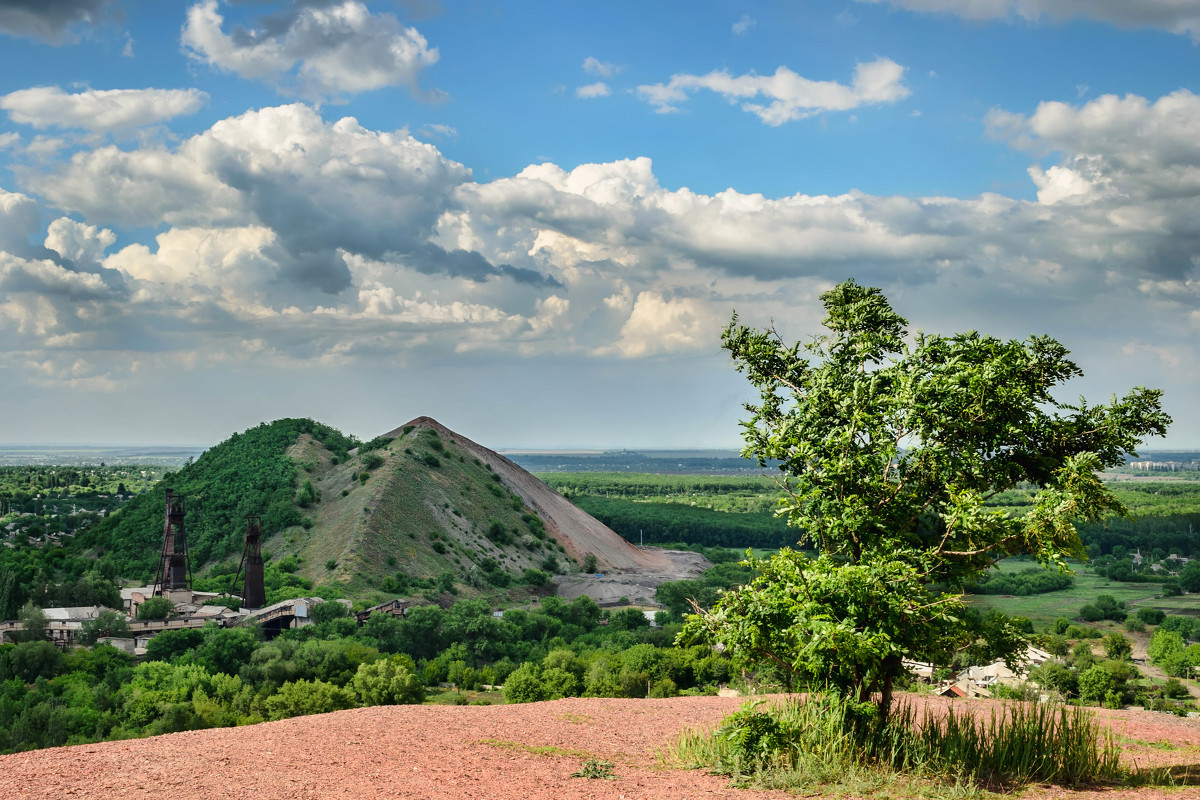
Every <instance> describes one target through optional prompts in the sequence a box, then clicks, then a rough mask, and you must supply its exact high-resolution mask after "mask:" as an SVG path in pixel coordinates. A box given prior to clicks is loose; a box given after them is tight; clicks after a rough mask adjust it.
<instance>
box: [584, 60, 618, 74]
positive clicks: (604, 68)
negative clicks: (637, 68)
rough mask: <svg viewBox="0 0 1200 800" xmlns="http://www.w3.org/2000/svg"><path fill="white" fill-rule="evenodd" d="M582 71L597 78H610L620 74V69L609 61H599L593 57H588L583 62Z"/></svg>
mask: <svg viewBox="0 0 1200 800" xmlns="http://www.w3.org/2000/svg"><path fill="white" fill-rule="evenodd" d="M583 71H584V72H586V73H587V74H588V75H595V76H597V77H599V78H611V77H613V76H614V75H616V74H617V73H618V72H620V71H621V68H620V67H618V66H617V65H616V64H613V63H612V62H610V61H601V60H600V59H598V58H596V57H595V56H588V57H587V58H585V59H584V60H583Z"/></svg>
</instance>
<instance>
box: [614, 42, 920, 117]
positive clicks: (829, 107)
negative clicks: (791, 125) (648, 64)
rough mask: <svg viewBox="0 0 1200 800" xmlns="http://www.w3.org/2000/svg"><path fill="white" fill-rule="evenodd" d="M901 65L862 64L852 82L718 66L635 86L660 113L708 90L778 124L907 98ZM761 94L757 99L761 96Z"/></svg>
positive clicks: (882, 60)
mask: <svg viewBox="0 0 1200 800" xmlns="http://www.w3.org/2000/svg"><path fill="white" fill-rule="evenodd" d="M903 77H904V67H902V66H901V65H899V64H897V63H896V62H895V61H892V60H891V59H889V58H879V59H876V60H875V61H870V62H867V63H860V64H858V65H857V66H856V67H855V69H854V80H853V82H852V83H851V84H850V85H846V84H842V83H838V82H837V81H814V80H810V79H809V78H805V77H803V76H801V75H798V74H796V73H795V72H793V71H792V70H790V69H788V68H787V67H779V68H778V69H776V70H775V73H774V74H773V75H756V74H754V73H748V74H746V75H737V76H734V75H730V74H729V73H728V72H726V71H724V70H717V71H713V72H710V73H708V74H707V75H687V74H679V75H672V76H671V80H670V81H669V82H667V83H655V84H647V85H643V86H639V87H638V90H637V91H638V95H639V96H640V97H641V98H642V99H643V100H645V101H646V102H648V103H650V104H651V105H652V106H654V107H655V110H656V111H657V112H659V113H670V112H673V111H677V110H678V104H679V103H682V102H683V101H685V100H686V99H687V97H688V95H689V94H690V93H693V92H696V91H699V90H700V89H706V90H709V91H713V92H717V93H718V94H721V95H723V96H725V97H726V98H728V99H729V100H731V101H733V102H739V101H740V102H741V104H742V109H743V110H744V111H748V112H750V113H752V114H755V115H757V116H758V117H759V118H761V119H762V121H763V122H765V123H766V124H768V125H782V124H783V123H785V122H791V121H793V120H797V119H803V118H804V117H810V116H812V115H814V114H818V113H820V112H822V111H847V110H850V109H853V108H858V107H859V106H862V105H868V104H875V103H893V102H895V101H897V100H902V99H903V98H905V97H908V95H909V93H910V92H909V90H908V88H907V87H906V86H905V85H904V84H903V82H902V79H903ZM760 98H761V100H760Z"/></svg>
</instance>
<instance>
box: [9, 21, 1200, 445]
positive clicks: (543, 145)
mask: <svg viewBox="0 0 1200 800" xmlns="http://www.w3.org/2000/svg"><path fill="white" fill-rule="evenodd" d="M847 278H854V279H856V280H858V281H859V282H860V283H863V284H866V285H871V286H878V287H880V288H881V289H882V290H883V291H884V293H885V295H886V296H887V297H888V298H889V299H890V301H891V302H892V304H893V305H894V306H895V308H896V309H897V311H898V312H899V313H900V314H902V315H903V316H904V317H906V318H907V319H908V320H909V322H910V324H911V326H912V329H913V330H914V331H915V330H918V329H920V330H924V331H927V332H934V333H947V334H949V333H954V332H958V331H964V330H980V331H983V332H986V333H989V334H993V335H996V336H1000V337H1004V338H1017V339H1023V338H1025V337H1027V336H1030V335H1032V334H1048V335H1051V336H1054V337H1056V338H1058V339H1059V340H1060V341H1062V342H1063V343H1064V344H1065V345H1066V346H1067V347H1068V348H1070V349H1071V351H1072V353H1073V358H1074V359H1075V360H1076V361H1077V363H1078V364H1079V365H1080V367H1081V368H1082V369H1083V371H1084V372H1085V373H1086V377H1084V378H1081V379H1077V380H1075V381H1072V382H1071V383H1069V384H1068V385H1067V386H1066V387H1065V388H1064V391H1063V393H1062V394H1061V395H1060V397H1061V399H1063V400H1067V401H1070V400H1073V399H1075V398H1078V397H1079V396H1081V395H1083V396H1086V397H1087V398H1088V399H1089V400H1091V401H1097V402H1103V401H1107V400H1108V399H1109V398H1110V397H1111V396H1112V395H1114V394H1115V395H1123V394H1124V393H1125V392H1126V391H1127V390H1128V389H1129V388H1131V387H1133V386H1137V385H1142V386H1150V387H1156V388H1161V389H1162V390H1163V391H1164V405H1165V407H1166V409H1167V410H1168V412H1169V413H1171V414H1172V415H1173V416H1174V418H1175V423H1174V426H1173V427H1172V429H1171V431H1170V433H1169V434H1168V436H1167V437H1166V438H1164V439H1155V440H1152V441H1150V442H1148V443H1147V445H1146V447H1147V448H1149V449H1166V448H1179V449H1184V448H1200V415H1198V414H1197V413H1196V411H1197V408H1198V407H1200V0H1139V1H1138V2H1129V0H804V1H803V2H798V1H797V2H748V3H735V2H716V1H714V2H705V1H704V0H688V2H675V1H674V0H656V2H650V3H647V2H645V1H644V0H641V1H640V2H625V1H624V0H610V1H609V2H603V3H596V2H577V1H574V0H558V1H557V2H535V1H533V0H530V1H529V2H519V3H518V2H508V3H499V2H492V1H491V0H462V1H461V2H459V1H458V0H396V1H395V2H385V1H384V0H379V1H378V2H364V1H363V0H292V1H291V2H287V1H282V0H274V1H273V0H59V1H58V2H54V3H45V2H41V0H0V379H2V380H3V386H4V388H3V392H2V394H0V419H3V420H4V424H3V426H2V427H0V442H57V443H98V442H109V443H113V442H121V443H142V444H165V443H199V444H210V443H215V442H217V441H220V440H222V439H224V438H225V437H227V436H228V435H229V434H231V433H233V432H235V431H239V430H244V429H245V428H247V427H251V426H253V425H256V424H258V423H259V422H262V421H268V420H273V419H277V418H280V417H285V416H306V417H312V418H314V419H317V420H320V421H322V422H326V423H328V424H331V425H334V426H335V427H338V428H340V429H341V430H343V431H345V432H347V433H351V434H354V435H356V436H359V437H362V438H364V439H365V438H370V437H373V436H375V435H377V434H379V433H383V432H386V431H388V430H391V429H393V428H395V427H397V426H399V425H401V424H403V423H404V422H406V421H407V420H409V419H411V418H413V417H416V416H419V415H428V416H432V417H435V418H437V419H438V420H439V421H441V422H442V423H443V424H446V425H448V426H449V427H451V428H453V429H455V430H457V431H459V432H460V433H462V434H464V435H466V436H469V437H471V438H473V439H475V440H476V441H478V442H480V443H482V444H484V445H487V446H490V447H493V448H506V447H507V448H517V447H520V448H547V449H552V448H563V449H568V448H585V447H587V448H610V449H615V448H638V447H641V448H655V447H658V448H680V447H737V446H738V445H739V443H740V439H739V427H738V420H739V418H740V417H742V416H744V412H743V410H742V408H741V404H742V403H743V402H746V401H750V400H753V394H752V392H751V389H750V387H749V385H748V384H747V382H746V381H745V378H744V377H743V376H741V375H739V374H738V373H737V372H736V371H735V370H734V368H733V365H732V362H731V361H730V360H729V358H728V355H727V354H726V353H724V351H722V350H721V348H720V332H721V330H722V328H723V327H724V326H725V325H726V324H728V322H729V320H730V316H731V314H732V313H733V312H734V311H736V312H737V313H738V315H739V316H740V318H741V319H742V321H744V322H746V323H749V324H752V325H756V326H760V327H762V326H767V325H771V324H773V325H774V326H775V327H776V328H777V329H778V330H779V331H780V333H781V334H782V335H783V336H784V337H785V338H787V339H789V340H796V339H802V338H806V337H808V336H811V335H813V334H816V333H818V332H819V331H820V329H821V328H820V322H821V319H822V317H823V313H822V309H821V305H820V301H819V296H820V294H821V293H822V292H824V291H826V290H827V289H829V288H830V287H831V286H833V285H835V284H837V283H839V282H841V281H843V280H846V279H847Z"/></svg>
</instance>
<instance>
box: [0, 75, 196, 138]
mask: <svg viewBox="0 0 1200 800" xmlns="http://www.w3.org/2000/svg"><path fill="white" fill-rule="evenodd" d="M207 100H208V95H207V94H205V93H204V92H202V91H199V90H198V89H107V90H102V89H85V90H83V91H80V92H74V93H71V92H65V91H63V90H62V89H61V88H59V87H57V86H39V87H35V88H32V89H20V90H18V91H15V92H11V93H9V94H6V95H3V96H0V109H4V110H5V111H7V112H8V116H9V118H10V119H11V120H13V121H14V122H19V123H21V124H23V125H32V126H33V127H35V128H82V129H84V130H89V131H100V132H109V131H120V130H128V129H131V128H140V127H142V126H145V125H151V124H153V123H156V122H163V121H165V120H168V119H173V118H174V117H178V116H181V115H184V114H194V113H195V112H197V111H199V110H200V108H201V107H202V106H203V105H204V103H205V102H206V101H207Z"/></svg>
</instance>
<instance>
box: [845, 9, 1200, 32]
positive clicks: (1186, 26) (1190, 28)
mask: <svg viewBox="0 0 1200 800" xmlns="http://www.w3.org/2000/svg"><path fill="white" fill-rule="evenodd" d="M858 2H860V3H888V4H889V5H893V6H896V7H898V8H904V9H908V10H909V11H920V12H934V13H944V14H955V15H957V16H960V17H965V18H966V19H1004V18H1006V17H1020V18H1022V19H1026V20H1031V21H1036V20H1039V19H1041V18H1043V17H1048V18H1050V19H1057V20H1065V19H1075V18H1083V19H1093V20H1098V21H1100V22H1107V23H1110V24H1113V25H1118V26H1120V27H1130V28H1131V27H1146V28H1161V29H1163V30H1167V31H1171V32H1172V33H1179V34H1187V35H1190V36H1191V37H1192V38H1193V39H1196V38H1200V0H858Z"/></svg>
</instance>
